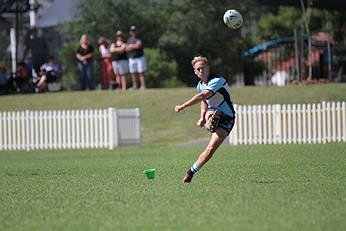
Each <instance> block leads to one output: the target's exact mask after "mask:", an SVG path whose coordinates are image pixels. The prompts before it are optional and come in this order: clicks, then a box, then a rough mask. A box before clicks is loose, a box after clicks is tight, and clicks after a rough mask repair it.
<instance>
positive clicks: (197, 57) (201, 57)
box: [191, 55, 208, 66]
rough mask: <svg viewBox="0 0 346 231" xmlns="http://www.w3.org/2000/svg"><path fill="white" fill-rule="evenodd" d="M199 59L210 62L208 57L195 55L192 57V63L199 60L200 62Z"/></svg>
mask: <svg viewBox="0 0 346 231" xmlns="http://www.w3.org/2000/svg"><path fill="white" fill-rule="evenodd" d="M199 61H203V62H205V63H206V64H208V59H207V57H204V56H200V55H198V56H195V57H194V58H193V59H192V61H191V65H192V66H194V65H195V63H197V62H199Z"/></svg>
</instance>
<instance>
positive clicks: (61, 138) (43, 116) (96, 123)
mask: <svg viewBox="0 0 346 231" xmlns="http://www.w3.org/2000/svg"><path fill="white" fill-rule="evenodd" d="M140 138H141V126H140V111H139V109H138V108H135V109H115V108H108V109H99V110H55V111H30V110H26V111H13V112H0V150H32V149H70V148H110V149H113V148H115V147H117V146H119V145H137V144H140Z"/></svg>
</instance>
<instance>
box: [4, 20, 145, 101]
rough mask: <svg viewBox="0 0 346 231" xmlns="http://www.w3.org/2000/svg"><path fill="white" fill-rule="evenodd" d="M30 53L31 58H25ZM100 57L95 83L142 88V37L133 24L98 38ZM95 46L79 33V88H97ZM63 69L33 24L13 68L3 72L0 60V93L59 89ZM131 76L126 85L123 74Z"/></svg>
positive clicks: (77, 60)
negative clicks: (110, 35) (98, 74)
mask: <svg viewBox="0 0 346 231" xmlns="http://www.w3.org/2000/svg"><path fill="white" fill-rule="evenodd" d="M29 52H30V54H31V59H30V60H31V62H25V60H26V57H27V55H28V54H29ZM98 52H99V54H100V57H101V63H100V68H101V73H100V80H99V83H98V84H99V86H100V88H101V89H119V90H121V91H126V90H129V89H130V90H136V89H140V90H143V89H145V88H146V84H145V72H146V70H147V63H146V59H145V56H144V50H143V39H142V37H141V36H140V35H139V33H138V29H137V28H136V26H134V25H133V26H131V27H130V28H129V37H128V38H127V39H125V34H124V32H123V31H121V30H118V31H116V32H115V35H114V39H112V40H109V39H107V38H105V37H100V38H99V39H98ZM94 58H95V49H94V47H93V45H91V44H90V43H89V38H88V36H87V35H86V34H83V35H82V36H81V38H80V41H79V46H78V47H77V49H76V53H75V59H76V63H77V65H76V66H77V68H78V72H79V85H80V90H87V89H88V90H94V89H96V88H97V83H96V81H95V73H94ZM62 76H63V71H62V68H61V66H60V65H59V64H58V63H57V62H56V60H55V58H54V57H53V56H50V55H49V52H48V46H47V42H46V40H45V39H44V38H43V37H41V36H38V31H37V29H36V28H33V29H32V30H31V31H30V37H29V39H28V41H27V42H26V47H25V49H24V53H23V57H22V59H21V61H20V62H18V63H17V69H16V72H15V73H13V74H12V75H10V76H7V70H6V67H5V65H1V64H0V94H11V93H21V92H23V93H28V92H37V93H38V92H45V91H59V90H62ZM128 76H130V77H131V85H130V86H128V85H127V83H128V82H130V81H127V77H128Z"/></svg>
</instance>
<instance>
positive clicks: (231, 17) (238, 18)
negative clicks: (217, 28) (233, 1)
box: [223, 9, 243, 29]
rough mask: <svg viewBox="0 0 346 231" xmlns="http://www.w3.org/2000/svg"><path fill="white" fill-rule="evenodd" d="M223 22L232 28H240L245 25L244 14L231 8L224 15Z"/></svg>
mask: <svg viewBox="0 0 346 231" xmlns="http://www.w3.org/2000/svg"><path fill="white" fill-rule="evenodd" d="M223 22H224V23H225V24H226V25H227V26H228V27H229V28H231V29H238V28H240V27H241V26H242V25H243V16H242V15H241V14H240V13H239V12H238V11H237V10H235V9H229V10H227V11H226V12H225V13H224V15H223Z"/></svg>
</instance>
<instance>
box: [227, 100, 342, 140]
mask: <svg viewBox="0 0 346 231" xmlns="http://www.w3.org/2000/svg"><path fill="white" fill-rule="evenodd" d="M235 110H236V112H237V114H236V123H235V126H234V128H233V130H232V132H231V134H230V137H229V142H230V144H233V145H237V144H291V143H327V142H345V141H346V102H322V103H312V104H288V105H281V104H276V105H235Z"/></svg>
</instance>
